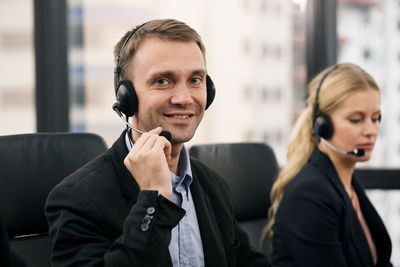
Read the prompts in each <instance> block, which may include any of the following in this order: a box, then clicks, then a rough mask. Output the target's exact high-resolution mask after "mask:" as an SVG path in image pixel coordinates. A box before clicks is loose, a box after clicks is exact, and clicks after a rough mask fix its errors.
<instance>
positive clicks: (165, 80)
mask: <svg viewBox="0 0 400 267" xmlns="http://www.w3.org/2000/svg"><path fill="white" fill-rule="evenodd" d="M156 83H157V84H159V85H166V84H168V81H167V79H157V80H156Z"/></svg>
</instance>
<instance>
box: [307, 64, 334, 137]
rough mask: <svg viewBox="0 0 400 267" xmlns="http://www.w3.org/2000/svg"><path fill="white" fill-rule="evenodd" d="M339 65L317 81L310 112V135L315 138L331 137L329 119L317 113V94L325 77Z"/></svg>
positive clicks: (331, 127) (331, 126) (326, 115)
mask: <svg viewBox="0 0 400 267" xmlns="http://www.w3.org/2000/svg"><path fill="white" fill-rule="evenodd" d="M339 66H340V64H336V65H334V66H333V67H332V68H331V69H330V70H328V71H327V72H325V74H324V75H323V76H322V78H321V80H320V81H319V84H318V87H317V89H316V92H315V99H314V103H313V110H312V122H313V128H312V135H313V136H316V137H322V138H324V139H329V138H331V137H332V135H333V124H332V121H331V118H330V117H329V115H328V114H326V113H323V112H320V113H319V114H317V112H318V106H319V103H318V94H319V91H320V90H321V86H322V84H323V83H324V80H325V79H326V77H327V76H328V75H329V74H331V73H332V72H333V71H334V70H336V69H337V68H339Z"/></svg>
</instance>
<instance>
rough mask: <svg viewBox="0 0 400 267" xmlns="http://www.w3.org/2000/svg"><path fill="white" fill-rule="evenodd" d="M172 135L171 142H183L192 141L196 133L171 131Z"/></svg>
mask: <svg viewBox="0 0 400 267" xmlns="http://www.w3.org/2000/svg"><path fill="white" fill-rule="evenodd" d="M171 136H172V138H171V144H182V143H186V142H188V141H190V140H191V139H192V138H193V136H194V133H193V134H191V135H188V134H179V133H176V132H175V133H173V132H171Z"/></svg>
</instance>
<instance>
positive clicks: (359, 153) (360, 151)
mask: <svg viewBox="0 0 400 267" xmlns="http://www.w3.org/2000/svg"><path fill="white" fill-rule="evenodd" d="M320 139H321V141H322V142H324V143H325V144H326V145H327V146H328V147H329V148H330V149H332V150H333V151H336V152H338V153H340V154H343V155H354V156H357V157H362V156H364V154H365V150H364V149H362V148H356V149H354V150H352V151H348V152H346V151H342V150H340V149H338V148H336V147H334V146H333V145H332V144H331V143H329V142H328V141H327V140H325V139H324V138H322V137H320Z"/></svg>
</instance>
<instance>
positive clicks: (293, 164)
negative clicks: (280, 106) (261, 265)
mask: <svg viewBox="0 0 400 267" xmlns="http://www.w3.org/2000/svg"><path fill="white" fill-rule="evenodd" d="M328 72H329V73H328ZM325 74H328V75H327V76H326V77H325V78H323V77H324V75H325ZM321 79H322V80H323V83H322V84H321V87H320V89H319V94H318V99H315V94H316V91H317V87H318V86H319V85H320V82H321ZM367 88H373V89H376V90H378V91H379V87H378V85H377V84H376V82H375V81H374V79H373V78H372V77H371V75H369V74H368V73H366V72H365V71H364V70H363V69H361V68H360V67H359V66H357V65H354V64H350V63H346V64H340V65H335V66H333V67H330V68H327V69H325V70H323V71H322V72H320V73H319V74H318V75H317V76H316V77H315V78H314V79H313V80H312V81H311V82H310V83H309V86H308V90H309V95H308V98H307V107H306V109H305V110H304V111H303V112H302V113H301V114H300V116H299V118H298V119H297V121H296V123H295V125H294V128H293V130H292V132H291V135H290V138H289V145H288V151H287V155H286V157H287V163H286V165H285V166H284V167H283V168H282V170H281V171H280V173H279V175H278V178H277V179H276V181H275V183H274V184H273V186H272V189H271V195H270V197H271V207H270V208H269V211H268V214H269V221H268V224H267V226H266V227H265V229H264V232H263V237H265V236H266V235H268V237H269V241H270V244H271V241H272V237H273V232H272V230H271V228H272V226H273V224H274V222H275V215H276V212H277V211H278V208H279V204H280V202H281V200H282V197H283V194H284V192H285V189H286V186H287V185H288V183H289V182H290V181H291V180H292V179H293V178H294V177H295V175H296V174H297V173H298V172H299V171H300V170H301V169H302V168H303V167H304V165H306V164H307V162H308V160H309V159H310V156H311V153H312V151H313V150H314V147H315V146H316V145H317V144H318V139H317V138H315V137H314V136H313V135H312V128H313V104H314V102H315V100H316V101H317V102H318V110H317V111H316V113H317V114H319V113H322V112H323V113H325V114H328V115H329V114H330V113H331V112H332V111H333V110H334V109H335V108H337V107H338V106H339V105H340V104H341V103H342V102H343V100H344V99H345V98H346V97H347V96H348V95H349V94H351V93H353V92H354V91H357V90H363V89H367Z"/></svg>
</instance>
